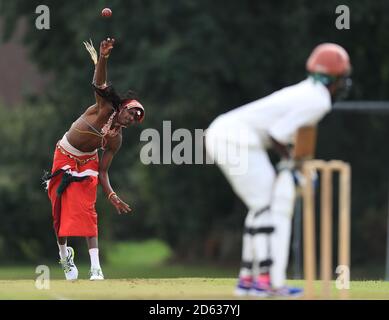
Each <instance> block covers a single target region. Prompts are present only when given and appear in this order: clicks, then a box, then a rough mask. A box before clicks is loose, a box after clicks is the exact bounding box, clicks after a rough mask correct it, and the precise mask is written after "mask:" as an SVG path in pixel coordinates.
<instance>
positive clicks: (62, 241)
mask: <svg viewBox="0 0 389 320" xmlns="http://www.w3.org/2000/svg"><path fill="white" fill-rule="evenodd" d="M67 241H68V238H67V237H58V236H57V242H58V244H59V245H61V246H63V245H64V244H66V243H67Z"/></svg>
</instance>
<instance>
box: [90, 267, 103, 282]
mask: <svg viewBox="0 0 389 320" xmlns="http://www.w3.org/2000/svg"><path fill="white" fill-rule="evenodd" d="M89 275H90V278H89V280H91V281H95V280H104V275H103V271H102V270H101V268H91V269H90V271H89Z"/></svg>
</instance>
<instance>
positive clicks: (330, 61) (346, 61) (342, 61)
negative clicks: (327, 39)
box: [306, 43, 351, 76]
mask: <svg viewBox="0 0 389 320" xmlns="http://www.w3.org/2000/svg"><path fill="white" fill-rule="evenodd" d="M306 68H307V70H308V71H309V72H311V73H322V74H325V75H329V76H344V75H348V74H349V73H350V72H351V65H350V58H349V55H348V53H347V51H346V50H345V49H344V48H343V47H341V46H339V45H337V44H335V43H322V44H320V45H318V46H317V47H316V48H315V49H313V51H312V53H311V55H310V56H309V58H308V60H307V64H306Z"/></svg>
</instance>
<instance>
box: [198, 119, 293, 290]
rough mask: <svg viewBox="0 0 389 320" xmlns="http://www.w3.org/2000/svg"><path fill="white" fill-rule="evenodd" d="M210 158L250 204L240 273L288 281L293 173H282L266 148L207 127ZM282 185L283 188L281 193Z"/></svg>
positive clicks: (275, 281)
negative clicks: (275, 166) (231, 137)
mask: <svg viewBox="0 0 389 320" xmlns="http://www.w3.org/2000/svg"><path fill="white" fill-rule="evenodd" d="M205 145H206V149H207V154H208V156H209V158H210V160H212V161H214V162H215V163H216V164H217V165H218V166H219V168H220V169H221V171H222V172H223V173H224V175H225V176H226V178H227V180H228V181H229V183H230V184H231V186H232V188H233V190H234V192H235V193H236V194H237V195H238V196H239V197H240V199H241V200H242V201H243V202H244V204H245V205H246V206H247V208H248V210H249V211H248V214H247V216H246V219H245V225H244V232H243V245H242V265H241V269H240V277H248V276H252V277H254V278H256V277H257V276H258V274H270V279H271V284H272V286H273V287H274V288H279V287H282V286H283V285H285V279H286V269H287V263H288V255H289V244H290V229H291V217H292V213H293V206H294V192H295V190H294V189H295V187H294V183H293V177H292V176H291V174H290V172H286V171H282V172H281V173H282V175H279V177H277V178H276V173H275V169H274V167H273V165H272V164H271V162H270V159H269V156H268V154H267V152H266V150H265V148H263V147H261V146H260V145H259V146H255V147H254V146H248V145H244V144H238V143H235V142H229V141H227V140H226V139H224V138H223V134H222V132H220V130H217V129H214V128H212V126H211V127H210V128H209V129H208V130H207V131H206V138H205ZM276 190H277V192H275V191H276Z"/></svg>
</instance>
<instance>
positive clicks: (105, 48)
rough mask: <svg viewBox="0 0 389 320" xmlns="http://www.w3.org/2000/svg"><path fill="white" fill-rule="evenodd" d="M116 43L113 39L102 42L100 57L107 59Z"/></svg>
mask: <svg viewBox="0 0 389 320" xmlns="http://www.w3.org/2000/svg"><path fill="white" fill-rule="evenodd" d="M114 43H115V39H113V38H107V39H106V40H103V41H101V43H100V55H101V56H104V57H107V58H108V56H109V54H110V53H111V50H112V48H113V45H114Z"/></svg>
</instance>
